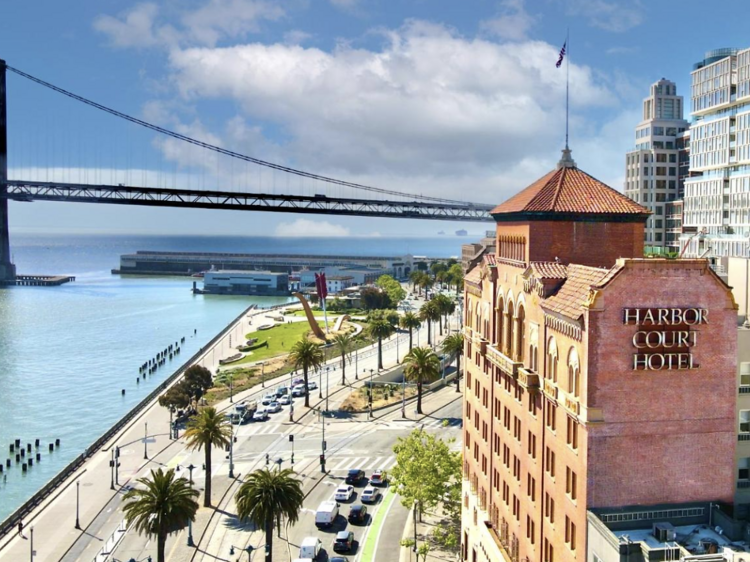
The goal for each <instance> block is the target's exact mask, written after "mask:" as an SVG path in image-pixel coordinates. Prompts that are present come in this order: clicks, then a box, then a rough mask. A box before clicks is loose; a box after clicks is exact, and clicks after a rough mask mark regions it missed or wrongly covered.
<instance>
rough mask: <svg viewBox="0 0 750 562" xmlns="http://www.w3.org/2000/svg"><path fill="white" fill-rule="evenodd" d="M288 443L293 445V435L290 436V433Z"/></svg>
mask: <svg viewBox="0 0 750 562" xmlns="http://www.w3.org/2000/svg"><path fill="white" fill-rule="evenodd" d="M289 442H290V443H294V435H292V434H291V433H290V434H289Z"/></svg>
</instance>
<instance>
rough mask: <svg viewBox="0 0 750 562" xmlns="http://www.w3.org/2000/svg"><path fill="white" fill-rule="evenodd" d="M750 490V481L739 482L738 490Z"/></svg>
mask: <svg viewBox="0 0 750 562" xmlns="http://www.w3.org/2000/svg"><path fill="white" fill-rule="evenodd" d="M743 488H745V489H746V488H750V480H737V489H738V490H740V489H743Z"/></svg>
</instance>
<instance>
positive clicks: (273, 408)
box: [266, 401, 281, 414]
mask: <svg viewBox="0 0 750 562" xmlns="http://www.w3.org/2000/svg"><path fill="white" fill-rule="evenodd" d="M266 411H267V412H268V413H269V414H275V413H276V412H280V411H281V404H279V403H278V402H275V401H274V402H271V403H270V404H269V405H268V406H266Z"/></svg>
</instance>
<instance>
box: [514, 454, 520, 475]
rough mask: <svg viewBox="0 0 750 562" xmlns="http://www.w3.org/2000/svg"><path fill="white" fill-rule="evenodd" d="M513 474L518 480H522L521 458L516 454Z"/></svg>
mask: <svg viewBox="0 0 750 562" xmlns="http://www.w3.org/2000/svg"><path fill="white" fill-rule="evenodd" d="M513 476H515V477H516V481H518V482H520V481H521V459H519V458H518V457H517V456H516V455H513Z"/></svg>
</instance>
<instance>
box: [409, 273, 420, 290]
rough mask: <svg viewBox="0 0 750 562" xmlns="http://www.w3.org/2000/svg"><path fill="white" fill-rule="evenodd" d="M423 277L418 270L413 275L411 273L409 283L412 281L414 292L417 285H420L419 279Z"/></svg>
mask: <svg viewBox="0 0 750 562" xmlns="http://www.w3.org/2000/svg"><path fill="white" fill-rule="evenodd" d="M421 275H422V272H421V271H420V270H418V269H415V270H413V271H412V272H411V273H409V281H411V290H412V291H413V290H414V288H415V287H416V286H417V285H419V278H420V277H421Z"/></svg>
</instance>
